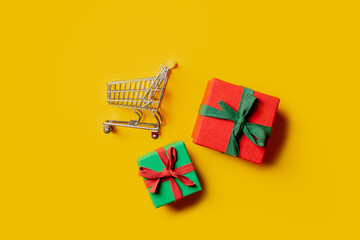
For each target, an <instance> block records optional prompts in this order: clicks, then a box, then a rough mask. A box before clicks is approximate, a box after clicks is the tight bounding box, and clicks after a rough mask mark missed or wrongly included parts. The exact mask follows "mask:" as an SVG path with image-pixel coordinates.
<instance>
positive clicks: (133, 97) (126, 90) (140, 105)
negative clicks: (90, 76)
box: [103, 63, 175, 139]
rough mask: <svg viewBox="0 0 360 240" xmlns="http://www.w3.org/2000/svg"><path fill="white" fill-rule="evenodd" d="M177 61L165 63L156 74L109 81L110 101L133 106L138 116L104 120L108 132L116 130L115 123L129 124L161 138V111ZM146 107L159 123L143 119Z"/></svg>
mask: <svg viewBox="0 0 360 240" xmlns="http://www.w3.org/2000/svg"><path fill="white" fill-rule="evenodd" d="M174 67H175V64H172V66H171V64H166V65H165V64H164V63H163V64H162V65H161V66H160V69H159V71H158V74H157V75H156V76H155V77H149V78H141V79H131V80H121V81H113V82H109V83H108V84H107V102H108V104H109V105H112V106H116V107H124V108H131V109H132V110H133V112H134V113H135V114H136V115H137V120H130V121H117V120H107V121H105V122H103V129H104V132H105V133H110V132H112V131H113V129H114V128H113V127H114V126H117V127H129V128H138V129H145V130H151V137H152V138H153V139H157V138H158V137H159V130H160V127H161V125H163V123H164V121H163V118H162V116H161V114H160V112H159V108H160V104H161V101H162V98H163V95H164V91H165V87H166V83H167V80H168V76H169V73H170V71H171V69H172V68H174ZM143 110H145V111H151V113H152V115H153V117H154V118H155V120H156V122H155V123H149V122H142V121H141V120H142V118H143V116H144V114H143V112H142V111H143Z"/></svg>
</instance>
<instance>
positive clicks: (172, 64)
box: [165, 60, 177, 69]
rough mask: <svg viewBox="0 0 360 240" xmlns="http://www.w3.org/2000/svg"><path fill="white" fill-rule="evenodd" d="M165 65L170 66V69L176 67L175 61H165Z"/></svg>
mask: <svg viewBox="0 0 360 240" xmlns="http://www.w3.org/2000/svg"><path fill="white" fill-rule="evenodd" d="M165 66H167V67H168V68H170V69H173V68H176V66H177V63H176V62H174V61H171V60H170V61H167V62H166V63H165Z"/></svg>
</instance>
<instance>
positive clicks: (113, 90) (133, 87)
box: [107, 71, 167, 111]
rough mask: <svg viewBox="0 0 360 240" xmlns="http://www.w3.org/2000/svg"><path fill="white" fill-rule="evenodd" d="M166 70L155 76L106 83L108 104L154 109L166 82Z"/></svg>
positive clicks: (157, 105)
mask: <svg viewBox="0 0 360 240" xmlns="http://www.w3.org/2000/svg"><path fill="white" fill-rule="evenodd" d="M166 78H167V71H166V72H164V73H162V74H161V75H158V76H157V77H151V78H142V79H134V80H123V81H115V82H110V83H108V86H107V87H108V89H107V101H108V104H110V105H112V106H116V107H125V108H135V109H143V110H152V111H156V110H157V109H158V108H159V105H160V101H161V98H162V95H163V91H164V88H165V84H166Z"/></svg>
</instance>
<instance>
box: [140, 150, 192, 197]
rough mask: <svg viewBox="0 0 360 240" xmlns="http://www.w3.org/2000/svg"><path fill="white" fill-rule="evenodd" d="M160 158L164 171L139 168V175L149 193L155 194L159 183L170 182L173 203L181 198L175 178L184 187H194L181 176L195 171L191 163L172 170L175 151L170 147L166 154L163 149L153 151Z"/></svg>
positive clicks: (188, 180) (187, 179)
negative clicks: (143, 179)
mask: <svg viewBox="0 0 360 240" xmlns="http://www.w3.org/2000/svg"><path fill="white" fill-rule="evenodd" d="M155 151H156V152H157V154H158V155H159V157H160V160H161V161H162V163H163V164H164V166H165V167H164V169H163V170H162V171H161V172H156V171H154V170H152V169H150V168H146V167H140V168H139V175H140V176H141V177H143V178H146V179H145V185H146V187H147V188H150V189H149V192H151V193H155V192H156V190H157V189H158V187H159V185H160V183H162V182H165V181H167V180H169V181H170V186H171V189H172V192H173V194H174V198H175V201H178V200H180V199H181V198H183V195H182V193H181V190H180V188H179V186H178V184H177V183H176V181H175V178H177V179H179V181H180V182H181V183H183V184H185V185H186V186H194V185H195V183H194V182H193V181H191V180H190V179H189V178H187V177H185V176H183V175H184V174H186V173H189V172H192V171H195V169H194V166H193V165H192V163H188V164H186V165H183V166H181V167H178V168H174V166H175V162H176V160H177V158H176V149H175V148H174V147H170V148H169V149H168V150H167V154H166V151H165V149H164V148H159V149H156V150H155Z"/></svg>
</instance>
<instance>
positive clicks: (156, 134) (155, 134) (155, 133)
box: [151, 132, 159, 139]
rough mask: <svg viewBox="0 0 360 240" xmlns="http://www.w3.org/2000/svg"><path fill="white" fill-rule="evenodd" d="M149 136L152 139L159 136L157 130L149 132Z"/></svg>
mask: <svg viewBox="0 0 360 240" xmlns="http://www.w3.org/2000/svg"><path fill="white" fill-rule="evenodd" d="M151 137H152V138H153V139H157V138H158V137H159V133H158V132H151Z"/></svg>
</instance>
